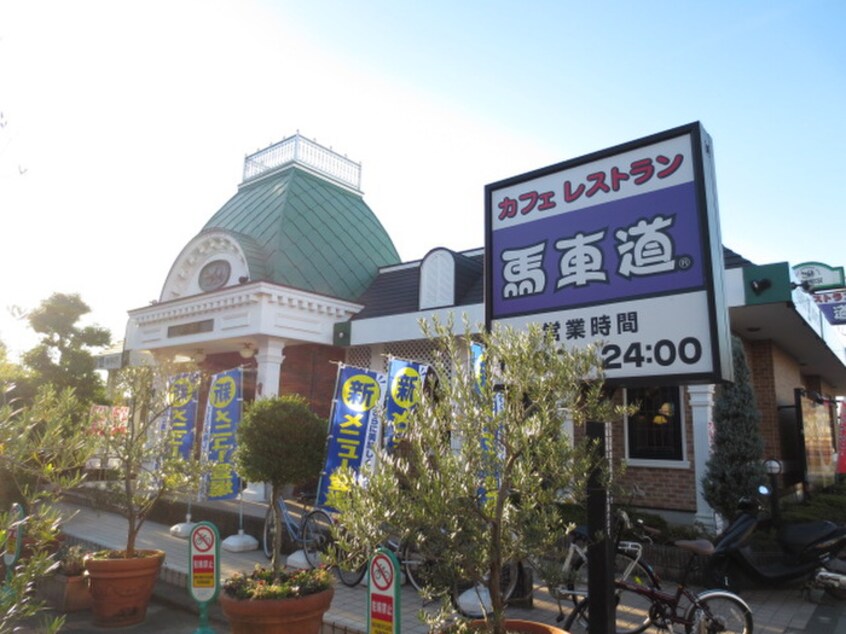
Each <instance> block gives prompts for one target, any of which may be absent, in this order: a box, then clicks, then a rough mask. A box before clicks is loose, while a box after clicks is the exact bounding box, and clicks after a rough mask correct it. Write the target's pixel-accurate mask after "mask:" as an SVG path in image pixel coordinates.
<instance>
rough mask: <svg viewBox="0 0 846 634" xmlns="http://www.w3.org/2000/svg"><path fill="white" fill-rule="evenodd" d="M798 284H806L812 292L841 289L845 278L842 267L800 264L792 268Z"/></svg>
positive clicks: (845, 280)
mask: <svg viewBox="0 0 846 634" xmlns="http://www.w3.org/2000/svg"><path fill="white" fill-rule="evenodd" d="M793 272H794V273H796V277H797V278H799V282H800V283H802V284H807V285H808V286H809V287H810V290H811V291H812V292H816V291H824V290H830V289H834V288H843V287H844V286H846V278H844V275H843V267H842V266H829V265H828V264H823V263H822V262H802V264H797V265H796V266H794V267H793Z"/></svg>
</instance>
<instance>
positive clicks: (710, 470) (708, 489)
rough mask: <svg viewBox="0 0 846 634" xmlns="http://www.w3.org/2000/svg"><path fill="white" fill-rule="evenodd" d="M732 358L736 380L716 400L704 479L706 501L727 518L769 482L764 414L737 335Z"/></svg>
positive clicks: (733, 343) (733, 342) (726, 386)
mask: <svg viewBox="0 0 846 634" xmlns="http://www.w3.org/2000/svg"><path fill="white" fill-rule="evenodd" d="M732 361H733V363H734V383H730V384H727V385H724V386H723V387H722V388H721V389H720V392H719V395H718V396H717V399H716V402H715V403H714V438H713V445H712V447H711V457H710V458H709V459H708V463H707V466H706V472H705V477H704V478H703V481H702V485H703V492H704V496H705V500H706V501H707V502H708V504H710V505H711V507H712V508H713V509H714V510H715V511H717V512H718V513H719V514H720V515H722V516H723V517H724V518H726V519H727V520H731V519H732V518H733V517H734V516H735V514H736V513H737V502H738V500H739V499H740V498H741V497H743V496H745V495H752V494H754V492H755V490H756V489H757V487H758V485H760V484H763V483H764V482H765V471H764V466H763V463H762V459H763V454H764V442H763V439H762V437H761V429H760V425H759V423H760V420H761V415H760V412H759V411H758V405H757V403H756V400H755V393H754V391H753V390H752V381H751V377H750V372H749V366H748V365H747V363H746V353H745V352H744V351H743V343H742V342H741V341H740V339H738V338H737V337H734V338H733V339H732Z"/></svg>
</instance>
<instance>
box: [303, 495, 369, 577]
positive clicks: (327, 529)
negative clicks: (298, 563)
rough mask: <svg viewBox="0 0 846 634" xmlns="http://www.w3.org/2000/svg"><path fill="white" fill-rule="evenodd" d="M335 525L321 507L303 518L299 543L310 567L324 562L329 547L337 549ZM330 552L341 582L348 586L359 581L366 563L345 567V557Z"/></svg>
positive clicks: (365, 568) (365, 569)
mask: <svg viewBox="0 0 846 634" xmlns="http://www.w3.org/2000/svg"><path fill="white" fill-rule="evenodd" d="M335 526H336V525H335V520H334V519H333V518H332V516H331V515H330V514H329V512H327V511H326V510H324V509H322V508H315V509H312V510H311V511H309V512H308V513H307V514H306V515H305V517H304V518H303V522H302V539H301V543H302V547H303V553H304V554H305V559H306V561H307V562H308V565H309V566H311V567H312V568H316V567H317V566H320V565H322V564H323V563H325V561H326V559H327V554H328V553H329V551H330V549H337V543H336V541H335V539H334V537H333V530H337V529H336V527H335ZM332 554H333V555H334V559H335V560H336V561H337V562H338V564H337V565H335V566H333V567H334V568H335V572H336V573H337V575H338V578H339V579H340V580H341V582H342V583H343V584H344V585H346V586H350V587H354V586H357V585H358V584H359V583H361V580H362V579H363V578H364V574H365V572H366V571H367V566H366V564H361V565H359V566H354V567H350V568H347V567H345V566H344V565H343V562H344V561H345V560H346V559H347V558H346V557H340V556H338V553H337V552H335V553H332Z"/></svg>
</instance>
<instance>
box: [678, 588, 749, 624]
mask: <svg viewBox="0 0 846 634" xmlns="http://www.w3.org/2000/svg"><path fill="white" fill-rule="evenodd" d="M685 618H686V620H687V624H686V627H685V632H687V634H692V633H694V632H695V633H696V634H700V633H703V632H704V633H705V634H718V633H719V632H725V633H727V634H752V611H751V610H750V609H749V606H748V605H746V603H745V602H744V601H743V600H742V599H741V598H740V597H738V596H737V595H735V594H732V593H731V592H725V591H722V590H712V591H709V592H703V593H702V594H700V595H698V596H697V597H696V603H694V604H693V605H692V606H690V609H689V610H688V612H687V615H686V617H685Z"/></svg>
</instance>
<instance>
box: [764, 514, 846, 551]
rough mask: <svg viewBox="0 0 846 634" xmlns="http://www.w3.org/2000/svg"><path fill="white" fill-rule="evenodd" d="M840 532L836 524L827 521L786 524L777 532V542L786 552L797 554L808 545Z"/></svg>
mask: <svg viewBox="0 0 846 634" xmlns="http://www.w3.org/2000/svg"><path fill="white" fill-rule="evenodd" d="M841 530H842V529H841V528H840V527H839V526H838V525H837V524H835V523H834V522H829V521H828V520H820V521H819V522H803V523H801V524H788V525H787V526H784V527H782V529H781V530H780V531H779V534H778V541H779V542H780V543H781V545H782V546H783V547H784V549H785V550H787V551H788V552H791V553H794V554H798V553H800V552H802V550H804V549H805V548H806V547H808V546H809V545H810V544H814V543H816V542H818V541H820V540H823V539H826V538H828V537H830V536H833V535H834V533H836V532H838V531H841Z"/></svg>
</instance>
